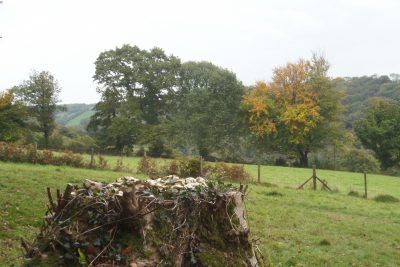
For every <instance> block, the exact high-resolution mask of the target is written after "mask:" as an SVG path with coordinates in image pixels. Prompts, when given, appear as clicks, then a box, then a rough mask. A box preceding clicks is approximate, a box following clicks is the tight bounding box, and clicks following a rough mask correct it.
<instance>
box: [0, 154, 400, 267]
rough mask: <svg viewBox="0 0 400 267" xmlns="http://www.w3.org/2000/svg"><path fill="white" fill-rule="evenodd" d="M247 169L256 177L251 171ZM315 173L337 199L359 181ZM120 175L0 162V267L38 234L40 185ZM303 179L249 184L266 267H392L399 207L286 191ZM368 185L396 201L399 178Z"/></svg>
mask: <svg viewBox="0 0 400 267" xmlns="http://www.w3.org/2000/svg"><path fill="white" fill-rule="evenodd" d="M134 160H135V161H136V162H137V159H134ZM132 164H135V163H134V161H133V159H132ZM246 168H247V170H248V171H249V172H251V173H252V174H253V175H254V174H256V171H257V169H256V166H250V165H247V166H246ZM318 174H319V176H320V177H321V178H323V179H326V180H327V181H328V183H329V185H333V184H334V183H337V184H338V187H340V189H342V190H343V192H345V190H347V187H348V186H355V185H356V184H357V183H361V181H362V180H361V176H360V174H353V173H346V172H333V171H320V172H319V173H318ZM123 175H132V174H129V173H118V172H109V171H94V170H85V169H76V168H70V167H55V166H35V165H29V164H15V163H1V162H0V265H2V264H11V263H16V264H18V263H20V262H21V258H20V249H19V238H20V237H24V238H28V239H32V238H33V237H34V235H35V234H36V233H37V232H38V230H39V228H40V225H41V221H42V216H43V215H44V212H45V209H46V203H47V197H46V193H45V189H46V187H47V186H50V187H51V188H54V189H55V188H57V187H60V188H64V186H65V185H66V183H67V182H73V183H80V182H81V181H82V180H83V179H84V178H91V179H96V180H100V181H113V180H115V179H116V178H117V177H120V176H123ZM310 175H311V173H310V170H308V169H292V168H282V167H267V166H263V167H262V181H263V182H268V183H274V184H278V185H280V186H279V187H267V186H263V185H250V188H249V194H248V196H247V200H246V207H247V210H248V217H249V224H250V227H251V231H252V233H253V234H254V236H255V237H257V238H259V239H260V240H259V242H260V249H261V251H262V252H263V253H264V254H265V255H266V256H267V257H268V258H269V260H270V261H271V262H272V263H273V265H274V266H399V265H400V234H399V232H400V203H380V202H376V201H374V200H372V199H368V200H366V199H362V198H357V197H351V196H347V195H346V194H344V193H342V192H341V191H339V193H329V192H326V191H316V192H314V191H311V190H294V189H292V188H286V187H285V186H289V187H291V185H297V184H298V183H299V182H302V181H303V180H305V179H306V178H308V177H309V176H310ZM134 176H136V177H139V178H142V177H143V176H141V175H136V174H134ZM369 180H370V183H371V184H373V183H376V186H381V187H382V190H383V191H384V192H386V193H390V194H392V195H397V196H398V195H399V191H400V179H399V178H395V177H388V176H379V175H371V176H370V177H369Z"/></svg>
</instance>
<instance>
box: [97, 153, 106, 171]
mask: <svg viewBox="0 0 400 267" xmlns="http://www.w3.org/2000/svg"><path fill="white" fill-rule="evenodd" d="M97 159H98V160H97V162H98V163H97V164H96V162H95V163H94V164H95V167H96V168H99V169H107V166H108V163H107V160H106V159H105V158H104V157H103V156H102V155H100V154H99V155H98V156H97Z"/></svg>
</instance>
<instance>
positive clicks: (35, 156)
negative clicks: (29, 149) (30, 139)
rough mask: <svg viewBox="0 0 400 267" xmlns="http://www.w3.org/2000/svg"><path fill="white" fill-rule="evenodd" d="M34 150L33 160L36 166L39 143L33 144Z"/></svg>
mask: <svg viewBox="0 0 400 267" xmlns="http://www.w3.org/2000/svg"><path fill="white" fill-rule="evenodd" d="M33 149H34V153H35V155H34V159H33V164H36V163H37V142H35V143H34V144H33Z"/></svg>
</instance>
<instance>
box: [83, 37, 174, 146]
mask: <svg viewBox="0 0 400 267" xmlns="http://www.w3.org/2000/svg"><path fill="white" fill-rule="evenodd" d="M95 66H96V73H95V75H94V77H93V78H94V80H95V81H96V82H97V83H98V84H99V87H98V92H99V93H100V94H101V101H100V102H99V103H98V104H97V105H96V106H95V114H94V115H93V116H92V118H91V121H90V123H89V125H88V130H89V131H90V132H92V133H94V134H95V136H96V137H97V139H98V140H99V142H100V143H102V144H104V145H105V144H107V145H109V146H113V147H115V148H116V149H117V150H121V149H122V148H123V147H124V146H131V145H132V144H134V143H136V142H138V140H139V139H141V136H145V135H146V133H145V131H143V129H144V128H145V129H150V128H151V126H156V125H158V124H160V123H161V122H162V121H163V120H164V119H165V118H166V117H167V115H168V113H169V111H170V107H171V105H172V103H173V101H172V99H173V97H174V95H175V89H176V86H177V77H178V72H179V68H180V60H179V59H178V58H177V57H175V56H172V55H171V56H168V55H166V54H165V53H164V51H163V50H162V49H160V48H153V49H150V50H143V49H140V48H139V47H137V46H130V45H123V46H122V47H119V48H118V47H117V48H116V49H113V50H108V51H105V52H102V53H101V54H100V55H99V57H98V58H97V60H96V62H95ZM143 125H146V127H142V126H143ZM142 128H143V129H142Z"/></svg>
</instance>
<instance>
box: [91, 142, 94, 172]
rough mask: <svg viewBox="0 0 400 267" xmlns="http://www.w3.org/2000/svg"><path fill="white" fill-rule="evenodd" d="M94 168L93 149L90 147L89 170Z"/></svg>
mask: <svg viewBox="0 0 400 267" xmlns="http://www.w3.org/2000/svg"><path fill="white" fill-rule="evenodd" d="M93 167H94V149H93V147H92V149H91V150H90V168H93Z"/></svg>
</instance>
